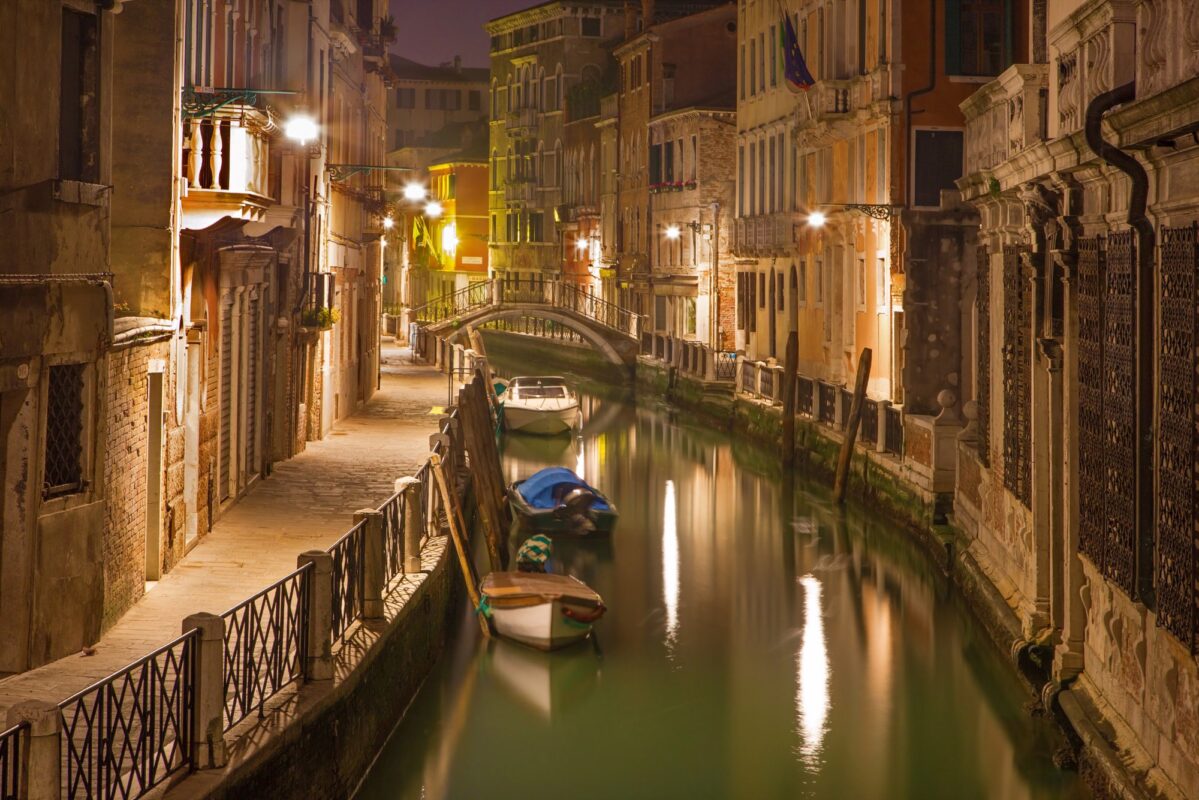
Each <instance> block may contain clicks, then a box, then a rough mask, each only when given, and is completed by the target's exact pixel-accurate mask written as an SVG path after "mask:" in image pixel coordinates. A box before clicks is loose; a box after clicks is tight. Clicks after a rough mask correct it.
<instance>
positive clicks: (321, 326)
mask: <svg viewBox="0 0 1199 800" xmlns="http://www.w3.org/2000/svg"><path fill="white" fill-rule="evenodd" d="M340 321H341V312H340V311H339V310H338V309H336V308H327V307H325V306H312V307H311V308H306V309H304V311H303V312H302V313H301V314H300V324H301V325H302V326H304V327H305V328H312V329H314V330H321V331H325V330H328V329H329V328H332V327H333V326H334V325H336V324H337V323H338V322H340Z"/></svg>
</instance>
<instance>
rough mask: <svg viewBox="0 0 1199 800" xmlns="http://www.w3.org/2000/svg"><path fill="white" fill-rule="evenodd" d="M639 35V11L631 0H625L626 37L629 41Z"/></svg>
mask: <svg viewBox="0 0 1199 800" xmlns="http://www.w3.org/2000/svg"><path fill="white" fill-rule="evenodd" d="M636 35H637V11H636V10H635V9H634V8H633V4H632V2H630V0H624V38H625V41H626V42H627V41H628V40H629V39H632V38H633V37H634V36H636Z"/></svg>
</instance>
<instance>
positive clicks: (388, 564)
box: [379, 492, 407, 583]
mask: <svg viewBox="0 0 1199 800" xmlns="http://www.w3.org/2000/svg"><path fill="white" fill-rule="evenodd" d="M406 504H407V500H406V499H405V498H404V493H403V492H396V493H395V494H393V495H392V496H391V497H389V498H387V502H385V503H384V504H383V505H381V506H380V507H379V511H380V512H382V514H383V571H384V575H383V579H384V580H386V581H387V582H388V583H390V582H391V579H392V578H394V577H395V576H397V575H400V574H401V573H403V571H404V506H405V505H406Z"/></svg>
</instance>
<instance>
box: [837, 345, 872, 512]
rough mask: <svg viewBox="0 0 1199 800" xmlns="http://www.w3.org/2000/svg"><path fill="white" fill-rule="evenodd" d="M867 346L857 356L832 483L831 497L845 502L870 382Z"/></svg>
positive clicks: (839, 501)
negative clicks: (850, 396) (855, 444)
mask: <svg viewBox="0 0 1199 800" xmlns="http://www.w3.org/2000/svg"><path fill="white" fill-rule="evenodd" d="M871 358H872V353H871V350H870V348H869V347H865V348H863V349H862V355H860V356H858V378H857V381H855V382H854V385H853V402H851V403H850V404H849V421H848V422H847V423H846V424H845V439H844V440H842V442H841V455H840V457H838V458H837V479H836V481H835V482H834V483H833V499H834V500H835V501H836V502H837V503H838V504H841V503H844V502H845V489H846V486H847V485H848V484H849V464H850V461H851V460H852V459H853V446H854V443H855V442H857V439H858V427H859V425H860V424H861V422H862V403H863V401H864V400H865V399H866V384H867V383H869V382H870V359H871Z"/></svg>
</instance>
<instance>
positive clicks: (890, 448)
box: [883, 406, 903, 456]
mask: <svg viewBox="0 0 1199 800" xmlns="http://www.w3.org/2000/svg"><path fill="white" fill-rule="evenodd" d="M883 436H884V444H885V446H886V448H887V452H888V453H894V454H895V455H897V456H902V455H903V411H902V410H901V409H898V408H895V407H894V406H891V407H889V408H888V409H887V428H886V430H885V431H884V432H883Z"/></svg>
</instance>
